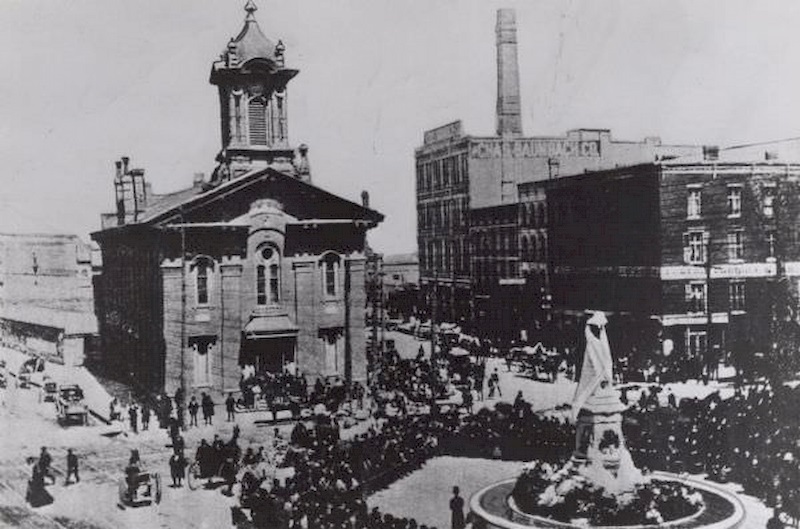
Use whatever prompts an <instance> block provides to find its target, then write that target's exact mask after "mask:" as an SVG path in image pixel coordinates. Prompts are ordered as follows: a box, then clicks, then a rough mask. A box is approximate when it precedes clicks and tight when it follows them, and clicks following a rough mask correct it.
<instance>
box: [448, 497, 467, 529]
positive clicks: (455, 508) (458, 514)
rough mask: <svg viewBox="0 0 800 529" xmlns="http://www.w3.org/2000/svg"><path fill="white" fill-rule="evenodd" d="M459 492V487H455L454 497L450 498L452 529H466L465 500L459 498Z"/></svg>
mask: <svg viewBox="0 0 800 529" xmlns="http://www.w3.org/2000/svg"><path fill="white" fill-rule="evenodd" d="M459 492H460V490H459V488H458V487H453V497H452V498H450V527H451V529H464V498H462V497H461V496H459Z"/></svg>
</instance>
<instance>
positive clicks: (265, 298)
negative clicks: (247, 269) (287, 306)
mask: <svg viewBox="0 0 800 529" xmlns="http://www.w3.org/2000/svg"><path fill="white" fill-rule="evenodd" d="M280 257H281V256H280V253H278V250H277V249H276V248H275V247H273V246H265V247H264V248H262V249H261V250H260V253H259V256H258V258H259V261H260V262H259V264H258V265H256V303H257V304H258V305H277V304H278V303H280V301H281V295H280V294H281V264H280Z"/></svg>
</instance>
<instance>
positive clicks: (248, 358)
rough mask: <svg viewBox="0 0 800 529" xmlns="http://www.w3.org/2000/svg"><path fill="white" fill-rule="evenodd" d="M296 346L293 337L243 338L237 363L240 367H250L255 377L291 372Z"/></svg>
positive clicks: (295, 340)
mask: <svg viewBox="0 0 800 529" xmlns="http://www.w3.org/2000/svg"><path fill="white" fill-rule="evenodd" d="M296 344H297V339H296V338H295V337H294V336H287V337H269V338H245V339H244V340H242V349H241V354H240V358H239V363H240V364H241V365H242V366H251V369H252V371H254V372H255V374H257V375H266V374H271V375H274V374H278V373H282V372H284V370H289V371H290V372H292V371H294V365H295V347H296Z"/></svg>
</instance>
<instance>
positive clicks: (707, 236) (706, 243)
mask: <svg viewBox="0 0 800 529" xmlns="http://www.w3.org/2000/svg"><path fill="white" fill-rule="evenodd" d="M703 251H704V252H705V271H706V296H705V298H706V299H705V302H706V346H705V349H704V350H703V378H704V380H705V381H707V380H708V378H707V377H708V375H709V370H710V369H709V368H710V366H709V365H708V359H709V358H710V356H711V355H710V354H709V352H710V350H711V331H712V329H713V326H714V318H713V313H712V312H711V266H712V265H711V232H709V231H704V232H703Z"/></svg>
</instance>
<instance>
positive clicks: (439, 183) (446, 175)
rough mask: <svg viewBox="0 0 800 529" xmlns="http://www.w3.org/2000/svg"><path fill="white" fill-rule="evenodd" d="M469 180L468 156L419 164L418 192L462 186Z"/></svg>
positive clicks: (458, 155) (457, 156) (449, 157)
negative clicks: (461, 184)
mask: <svg viewBox="0 0 800 529" xmlns="http://www.w3.org/2000/svg"><path fill="white" fill-rule="evenodd" d="M466 178H467V154H466V153H463V154H457V155H454V156H448V157H446V158H440V159H438V160H433V161H430V162H423V163H418V164H417V191H418V192H425V191H434V190H437V189H442V188H445V187H450V186H451V185H457V184H460V183H461V182H462V181H466Z"/></svg>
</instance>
